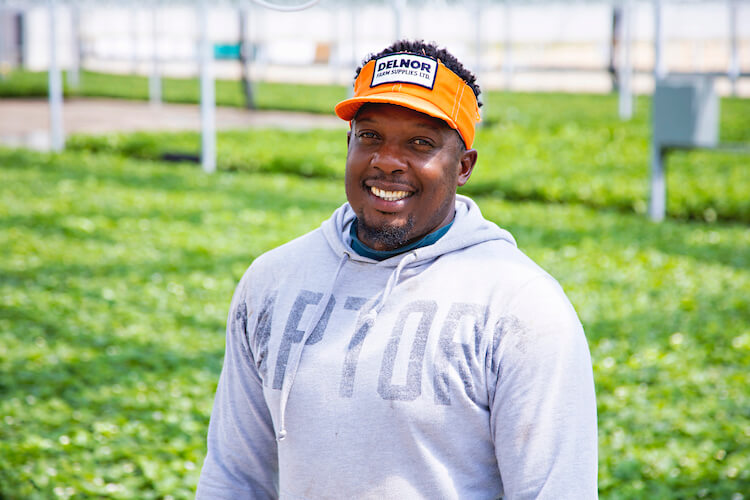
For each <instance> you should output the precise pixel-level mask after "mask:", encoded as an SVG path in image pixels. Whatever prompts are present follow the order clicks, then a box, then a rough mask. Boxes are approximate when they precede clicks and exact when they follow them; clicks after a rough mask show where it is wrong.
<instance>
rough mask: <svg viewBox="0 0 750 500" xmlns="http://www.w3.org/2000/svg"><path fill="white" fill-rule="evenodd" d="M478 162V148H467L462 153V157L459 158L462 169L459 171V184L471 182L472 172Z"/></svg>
mask: <svg viewBox="0 0 750 500" xmlns="http://www.w3.org/2000/svg"><path fill="white" fill-rule="evenodd" d="M476 164H477V150H476V149H467V150H466V151H464V152H463V153H461V158H460V159H459V167H460V170H459V171H458V185H459V186H463V185H464V184H466V183H467V182H469V177H471V173H472V172H473V171H474V165H476Z"/></svg>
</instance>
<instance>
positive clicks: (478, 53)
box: [474, 0, 482, 75]
mask: <svg viewBox="0 0 750 500" xmlns="http://www.w3.org/2000/svg"><path fill="white" fill-rule="evenodd" d="M474 18H475V22H474V26H475V28H476V29H475V38H474V64H475V68H474V70H475V71H476V73H477V75H479V73H481V71H482V0H474Z"/></svg>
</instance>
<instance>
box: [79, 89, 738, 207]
mask: <svg viewBox="0 0 750 500" xmlns="http://www.w3.org/2000/svg"><path fill="white" fill-rule="evenodd" d="M489 99H490V101H489V102H488V104H487V107H486V115H487V116H486V119H485V122H486V123H487V125H486V126H484V127H482V128H481V129H480V130H479V131H478V133H477V138H476V141H475V142H476V144H475V147H476V149H477V150H478V151H479V162H478V164H477V167H476V169H475V172H474V174H473V175H472V178H471V180H470V181H469V183H468V184H467V185H466V186H465V187H464V188H462V190H461V191H462V192H463V193H466V194H470V195H474V196H492V197H496V198H503V199H508V200H527V201H541V202H547V203H574V204H583V205H587V206H591V207H597V208H607V209H615V210H618V211H622V212H629V213H633V212H635V213H638V214H645V213H646V211H647V206H648V198H649V139H648V137H649V130H648V127H647V114H648V100H647V99H645V98H641V99H640V100H639V101H638V103H637V107H636V109H637V110H638V112H637V113H636V115H635V116H634V118H633V119H632V120H631V121H629V122H622V121H620V120H619V118H617V116H616V115H615V114H614V110H615V109H616V104H617V102H616V99H615V97H614V96H592V95H588V96H582V95H574V96H566V95H559V94H500V93H490V94H489ZM728 102H730V103H731V104H733V106H725V108H726V110H725V112H724V113H723V115H722V117H723V118H722V131H721V132H722V135H725V136H728V137H733V138H734V140H733V142H741V141H747V142H748V143H750V132H749V131H750V118H748V117H750V100H748V101H742V100H729V101H728ZM746 103H747V104H746ZM743 113H746V114H743ZM743 124H744V128H743ZM68 146H69V147H70V148H71V149H75V150H87V151H107V152H112V153H120V154H124V155H127V156H133V157H136V158H143V159H154V160H158V159H161V158H163V156H164V154H165V153H168V152H182V153H190V154H193V155H198V154H199V151H200V138H199V136H198V134H197V133H195V132H189V133H185V132H180V133H158V134H148V133H138V134H111V135H105V136H77V137H73V138H72V139H71V140H70V141H69V142H68ZM345 154H346V139H345V135H344V133H343V132H342V131H335V130H334V131H323V130H320V131H307V132H292V131H276V130H249V131H233V132H221V133H219V134H218V154H217V162H218V165H219V168H221V169H234V170H246V171H275V172H285V173H298V174H300V175H303V176H320V177H341V176H343V171H344V163H345ZM749 167H750V155H748V154H744V155H743V154H731V153H723V152H716V151H690V152H681V153H675V154H672V155H670V157H669V160H668V177H667V181H668V206H667V214H668V216H670V217H673V218H683V219H699V220H705V221H709V222H713V221H715V220H734V221H742V222H750V200H749V199H748V198H749V197H748V196H747V193H750V175H748V168H749Z"/></svg>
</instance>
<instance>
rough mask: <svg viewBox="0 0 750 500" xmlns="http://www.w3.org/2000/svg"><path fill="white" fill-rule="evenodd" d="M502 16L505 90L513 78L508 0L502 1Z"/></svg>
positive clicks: (508, 88)
mask: <svg viewBox="0 0 750 500" xmlns="http://www.w3.org/2000/svg"><path fill="white" fill-rule="evenodd" d="M503 14H504V15H503V17H504V19H503V20H504V30H503V31H505V33H504V35H505V39H504V42H503V46H504V47H503V49H504V55H503V73H505V90H510V88H511V84H512V80H513V45H512V44H513V38H512V36H511V35H512V34H511V29H512V27H513V25H512V22H511V6H510V0H505V2H503Z"/></svg>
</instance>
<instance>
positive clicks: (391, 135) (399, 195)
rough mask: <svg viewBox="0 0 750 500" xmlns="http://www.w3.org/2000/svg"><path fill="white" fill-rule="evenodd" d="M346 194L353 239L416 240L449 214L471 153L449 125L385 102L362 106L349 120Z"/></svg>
mask: <svg viewBox="0 0 750 500" xmlns="http://www.w3.org/2000/svg"><path fill="white" fill-rule="evenodd" d="M348 143H349V150H348V153H347V157H346V197H347V199H348V200H349V204H350V205H351V206H352V208H353V209H354V212H355V213H356V214H357V218H358V219H359V222H358V232H357V236H358V237H359V239H360V240H361V241H362V242H363V243H364V244H366V245H367V246H369V247H370V248H373V249H375V250H393V249H395V248H398V247H401V246H404V245H406V244H408V243H411V242H413V241H416V240H417V239H419V238H421V237H422V236H424V235H426V234H428V233H431V232H432V231H434V230H435V229H438V228H439V227H441V226H444V225H445V224H447V223H449V222H450V221H451V220H452V219H453V213H454V203H455V197H456V187H457V186H463V185H464V184H466V181H468V180H469V176H470V175H471V171H472V169H473V168H474V164H475V163H476V159H477V153H476V151H474V150H473V149H472V150H466V149H464V147H463V143H462V142H461V139H460V137H459V135H458V134H457V133H456V131H455V130H453V129H452V128H450V127H449V126H448V124H446V123H445V122H444V121H442V120H439V119H437V118H433V117H431V116H429V115H426V114H423V113H419V112H417V111H414V110H412V109H408V108H404V107H401V106H395V105H392V104H365V105H364V106H362V108H361V109H360V111H359V112H358V113H357V116H356V117H355V118H354V120H353V121H352V130H351V132H350V134H349V138H348Z"/></svg>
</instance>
